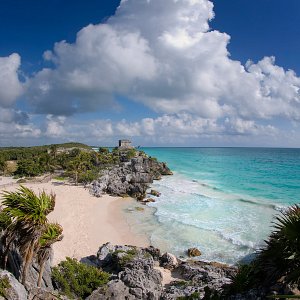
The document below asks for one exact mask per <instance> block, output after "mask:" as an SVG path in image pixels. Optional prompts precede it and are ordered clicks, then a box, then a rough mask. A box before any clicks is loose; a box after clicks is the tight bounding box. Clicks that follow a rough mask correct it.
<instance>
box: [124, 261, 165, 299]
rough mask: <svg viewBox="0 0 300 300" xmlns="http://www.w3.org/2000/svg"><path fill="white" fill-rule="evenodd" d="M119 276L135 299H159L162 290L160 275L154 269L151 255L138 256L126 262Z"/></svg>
mask: <svg viewBox="0 0 300 300" xmlns="http://www.w3.org/2000/svg"><path fill="white" fill-rule="evenodd" d="M119 278H120V279H121V280H122V281H123V282H124V284H125V285H126V286H128V287H129V289H130V293H131V294H132V295H134V296H135V297H136V298H137V299H153V300H154V299H159V298H160V295H161V292H162V284H161V283H162V275H161V273H160V272H159V271H158V270H155V269H154V261H153V258H152V257H149V258H145V257H139V258H137V259H134V260H133V261H132V262H130V263H128V264H127V265H126V267H125V270H124V271H122V272H121V273H120V274H119Z"/></svg>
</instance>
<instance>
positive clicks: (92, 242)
mask: <svg viewBox="0 0 300 300" xmlns="http://www.w3.org/2000/svg"><path fill="white" fill-rule="evenodd" d="M23 185H24V186H26V187H29V188H31V189H33V190H34V191H35V192H40V191H42V190H45V191H46V192H47V193H50V192H51V191H52V192H53V193H55V194H56V204H55V209H54V211H53V212H51V213H50V214H49V216H48V219H49V221H50V222H57V223H59V224H60V225H62V227H63V235H64V238H63V240H62V241H60V242H57V243H55V244H54V245H53V250H54V256H53V259H52V265H57V264H58V263H59V262H60V261H61V260H64V259H65V257H67V256H68V257H72V258H76V259H78V260H80V259H82V258H84V257H87V256H90V255H93V254H95V253H97V251H98V249H99V247H100V246H101V245H102V244H104V243H107V242H111V243H112V244H118V245H134V246H140V247H144V246H148V245H149V241H148V240H147V239H146V238H145V237H143V236H141V235H138V234H135V233H134V232H133V231H132V230H131V228H130V225H129V224H128V222H127V219H126V216H125V212H124V211H123V207H124V204H125V202H124V201H126V205H127V204H131V203H132V204H133V203H134V201H135V200H134V199H132V198H120V197H112V196H109V195H103V196H102V197H100V198H97V197H94V196H92V195H91V194H90V193H89V191H88V190H87V189H85V188H84V187H82V186H73V185H69V184H68V183H64V182H59V181H56V180H52V181H50V182H48V183H34V184H30V183H24V184H23ZM18 187H19V184H14V185H11V186H8V187H4V188H3V187H1V186H0V191H1V192H2V191H4V190H6V191H15V190H16V189H17V188H18Z"/></svg>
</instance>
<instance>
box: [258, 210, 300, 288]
mask: <svg viewBox="0 0 300 300" xmlns="http://www.w3.org/2000/svg"><path fill="white" fill-rule="evenodd" d="M274 228H275V230H274V231H273V232H272V233H271V235H270V237H269V239H268V240H267V241H266V243H267V246H266V248H265V249H263V250H261V252H260V254H259V256H258V258H257V262H256V266H257V267H258V268H259V270H260V271H261V273H262V276H263V277H264V278H265V279H266V280H267V281H274V280H277V279H279V278H281V277H283V276H284V278H285V281H286V282H287V283H296V284H300V207H299V206H298V205H294V206H292V207H291V208H289V209H288V210H287V211H286V212H284V213H281V215H280V216H277V217H276V221H275V223H274Z"/></svg>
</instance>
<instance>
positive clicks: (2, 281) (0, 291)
mask: <svg viewBox="0 0 300 300" xmlns="http://www.w3.org/2000/svg"><path fill="white" fill-rule="evenodd" d="M10 287H11V285H10V283H9V279H8V277H7V276H4V277H2V278H0V296H2V297H4V298H5V297H6V290H7V289H9V288H10Z"/></svg>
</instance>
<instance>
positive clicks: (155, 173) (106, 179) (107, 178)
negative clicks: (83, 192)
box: [90, 156, 172, 200]
mask: <svg viewBox="0 0 300 300" xmlns="http://www.w3.org/2000/svg"><path fill="white" fill-rule="evenodd" d="M171 174H172V172H171V171H170V169H169V168H168V167H167V165H166V164H165V163H162V162H158V161H156V160H153V159H151V158H149V157H144V156H138V157H135V158H132V159H130V160H129V161H126V162H122V163H120V164H119V165H115V166H113V167H112V168H111V169H110V170H104V171H103V172H102V175H101V177H100V178H99V179H97V180H95V181H93V182H92V184H91V185H90V193H91V194H92V195H94V196H96V197H101V195H103V194H105V193H108V194H110V195H114V196H126V195H128V196H132V197H135V198H137V199H138V200H142V199H144V198H145V195H146V190H147V188H148V187H149V185H150V184H151V183H152V182H153V180H156V179H160V178H161V175H171Z"/></svg>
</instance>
